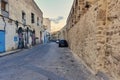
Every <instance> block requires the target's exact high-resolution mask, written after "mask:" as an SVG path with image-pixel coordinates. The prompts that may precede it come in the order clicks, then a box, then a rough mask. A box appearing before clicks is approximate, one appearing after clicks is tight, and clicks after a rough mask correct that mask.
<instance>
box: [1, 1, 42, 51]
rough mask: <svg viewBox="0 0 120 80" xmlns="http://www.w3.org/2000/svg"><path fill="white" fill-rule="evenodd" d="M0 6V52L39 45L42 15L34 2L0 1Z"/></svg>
mask: <svg viewBox="0 0 120 80" xmlns="http://www.w3.org/2000/svg"><path fill="white" fill-rule="evenodd" d="M0 4H1V6H0V35H3V37H2V38H3V39H1V38H0V42H2V43H0V52H4V51H9V50H13V49H17V48H23V47H28V46H29V45H35V44H37V43H40V40H41V39H40V38H41V34H40V31H41V27H42V24H43V13H42V11H41V10H40V9H39V7H38V6H37V5H36V3H35V2H34V0H0ZM1 44H2V46H1Z"/></svg>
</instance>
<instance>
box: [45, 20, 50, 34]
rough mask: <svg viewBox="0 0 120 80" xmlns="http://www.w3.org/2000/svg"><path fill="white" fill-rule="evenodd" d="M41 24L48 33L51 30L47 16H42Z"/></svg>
mask: <svg viewBox="0 0 120 80" xmlns="http://www.w3.org/2000/svg"><path fill="white" fill-rule="evenodd" d="M43 25H44V27H45V29H46V30H47V31H48V32H49V33H50V32H51V21H50V19H49V18H43Z"/></svg>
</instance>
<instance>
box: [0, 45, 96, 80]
mask: <svg viewBox="0 0 120 80" xmlns="http://www.w3.org/2000/svg"><path fill="white" fill-rule="evenodd" d="M0 80H97V79H95V78H94V76H93V75H92V74H91V73H90V72H89V71H88V70H87V69H86V68H85V67H84V66H83V65H82V64H80V63H79V64H78V63H77V61H76V60H75V59H74V57H73V56H72V54H71V52H70V50H69V49H68V48H59V47H58V45H57V44H56V43H49V44H45V45H43V44H41V45H37V46H35V47H33V48H31V49H25V50H23V51H21V52H18V53H15V54H12V55H8V56H4V57H0Z"/></svg>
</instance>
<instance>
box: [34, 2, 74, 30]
mask: <svg viewBox="0 0 120 80" xmlns="http://www.w3.org/2000/svg"><path fill="white" fill-rule="evenodd" d="M35 2H36V3H37V4H38V6H39V7H40V9H41V10H42V12H43V15H44V17H45V18H50V19H51V20H52V27H54V28H58V29H59V28H61V27H63V26H64V25H65V23H66V19H67V17H68V15H69V12H70V9H71V6H72V3H73V0H35Z"/></svg>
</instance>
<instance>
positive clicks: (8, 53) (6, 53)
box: [0, 49, 22, 57]
mask: <svg viewBox="0 0 120 80" xmlns="http://www.w3.org/2000/svg"><path fill="white" fill-rule="evenodd" d="M20 51H22V49H17V50H14V51H8V52H4V53H0V57H3V56H6V55H10V54H14V53H17V52H20Z"/></svg>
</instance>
